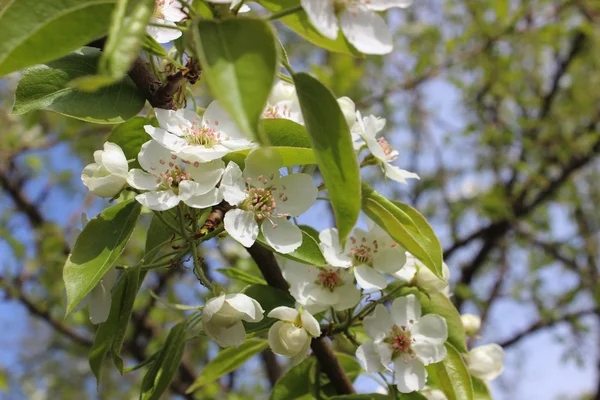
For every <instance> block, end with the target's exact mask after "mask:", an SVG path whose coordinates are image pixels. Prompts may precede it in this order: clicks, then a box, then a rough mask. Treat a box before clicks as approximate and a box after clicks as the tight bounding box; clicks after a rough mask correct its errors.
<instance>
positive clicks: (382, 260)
mask: <svg viewBox="0 0 600 400" xmlns="http://www.w3.org/2000/svg"><path fill="white" fill-rule="evenodd" d="M405 253H406V252H405V250H404V249H403V248H402V247H401V246H393V247H384V248H380V249H379V251H378V252H377V253H375V254H374V256H373V267H374V268H375V269H377V270H378V271H381V272H386V273H388V274H394V273H396V272H398V271H399V270H401V269H402V267H403V266H404V264H405V263H406V254H405Z"/></svg>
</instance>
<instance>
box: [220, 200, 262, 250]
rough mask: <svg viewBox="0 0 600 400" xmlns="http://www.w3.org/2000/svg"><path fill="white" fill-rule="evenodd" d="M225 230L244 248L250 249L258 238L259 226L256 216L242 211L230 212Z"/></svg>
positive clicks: (227, 214) (225, 219) (227, 215)
mask: <svg viewBox="0 0 600 400" xmlns="http://www.w3.org/2000/svg"><path fill="white" fill-rule="evenodd" d="M224 223H225V230H226V231H227V233H229V235H230V236H231V237H232V238H234V239H235V240H237V241H238V242H240V243H241V244H242V245H243V246H244V247H250V246H252V245H253V244H254V242H255V241H256V238H257V237H258V224H257V223H256V220H255V219H254V214H253V213H251V212H250V211H244V210H240V209H234V210H229V211H227V213H225V218H224Z"/></svg>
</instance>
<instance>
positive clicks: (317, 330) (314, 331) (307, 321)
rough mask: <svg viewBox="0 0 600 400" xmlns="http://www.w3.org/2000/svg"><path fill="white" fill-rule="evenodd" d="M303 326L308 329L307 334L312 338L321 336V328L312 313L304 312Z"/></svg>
mask: <svg viewBox="0 0 600 400" xmlns="http://www.w3.org/2000/svg"><path fill="white" fill-rule="evenodd" d="M301 318H302V326H303V327H304V329H306V332H308V334H309V335H310V336H312V337H318V336H321V326H320V325H319V322H318V321H317V320H316V319H315V317H313V316H312V314H311V313H309V312H308V311H306V310H304V311H302V316H301Z"/></svg>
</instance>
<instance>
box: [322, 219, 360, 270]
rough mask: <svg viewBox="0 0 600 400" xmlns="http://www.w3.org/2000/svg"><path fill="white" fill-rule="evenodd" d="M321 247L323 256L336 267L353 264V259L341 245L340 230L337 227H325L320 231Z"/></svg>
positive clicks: (346, 266) (345, 266)
mask: <svg viewBox="0 0 600 400" xmlns="http://www.w3.org/2000/svg"><path fill="white" fill-rule="evenodd" d="M319 241H320V242H321V243H320V244H319V247H320V248H321V251H322V252H323V256H324V257H325V260H326V261H327V263H328V264H329V265H332V266H334V267H343V268H349V267H351V266H352V259H351V258H350V257H348V255H347V254H345V253H344V250H343V249H342V247H341V246H340V240H339V235H338V230H337V229H336V228H329V229H325V230H324V231H322V232H321V233H319Z"/></svg>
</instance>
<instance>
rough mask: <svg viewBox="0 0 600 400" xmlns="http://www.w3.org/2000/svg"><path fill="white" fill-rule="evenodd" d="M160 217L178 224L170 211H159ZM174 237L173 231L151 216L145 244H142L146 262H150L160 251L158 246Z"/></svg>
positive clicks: (154, 216)
mask: <svg viewBox="0 0 600 400" xmlns="http://www.w3.org/2000/svg"><path fill="white" fill-rule="evenodd" d="M161 215H162V217H163V218H164V219H165V220H166V221H167V222H170V223H172V224H173V225H175V226H178V225H177V224H178V222H177V221H176V220H175V216H174V215H173V214H172V213H170V212H163V213H161ZM170 239H174V236H173V232H171V230H170V229H169V227H167V226H166V225H165V224H163V222H162V221H161V220H160V219H158V218H157V217H156V215H153V216H152V220H151V221H150V226H149V227H148V232H147V233H146V245H145V246H144V259H146V261H147V262H152V260H154V258H156V256H157V255H158V252H159V251H160V248H159V246H160V245H161V244H163V243H165V242H166V241H168V240H170Z"/></svg>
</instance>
